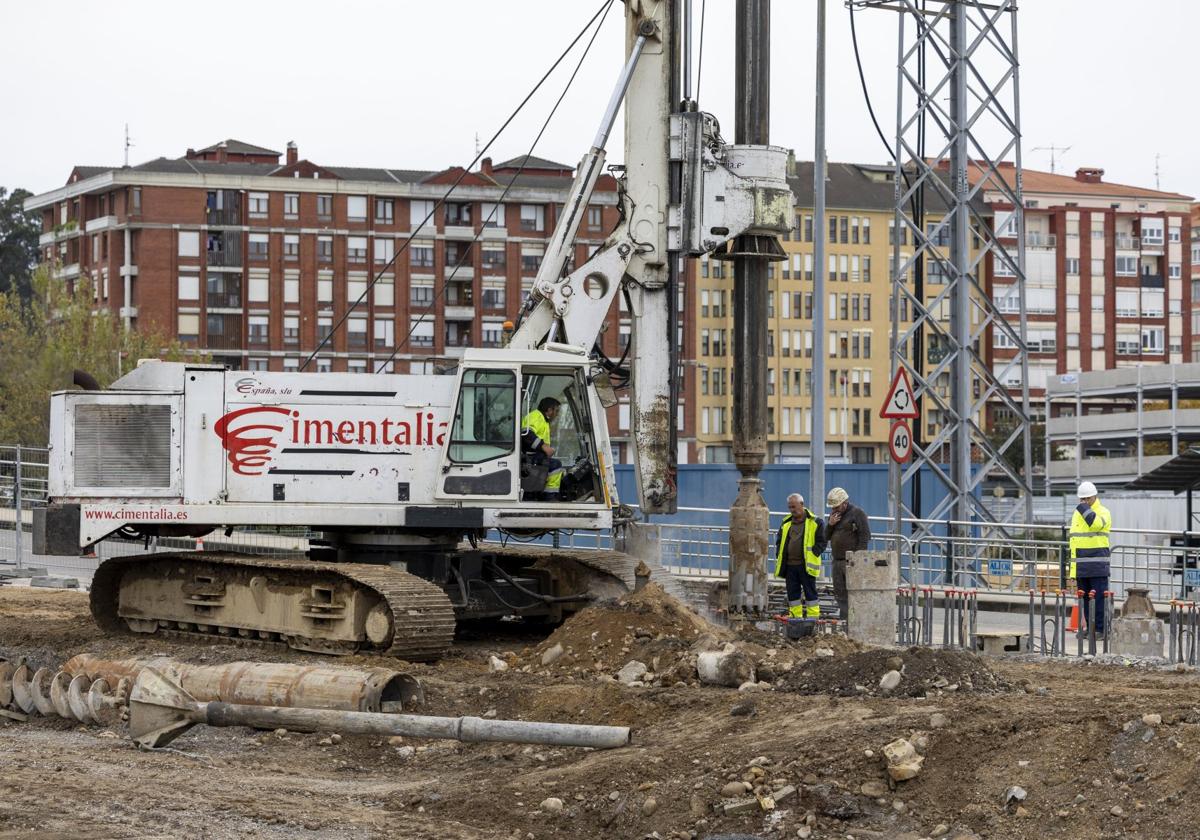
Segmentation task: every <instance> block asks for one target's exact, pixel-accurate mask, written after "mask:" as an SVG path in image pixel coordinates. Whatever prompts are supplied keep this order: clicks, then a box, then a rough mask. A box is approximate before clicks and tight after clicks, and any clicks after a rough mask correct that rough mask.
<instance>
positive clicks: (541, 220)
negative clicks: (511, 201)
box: [521, 204, 546, 231]
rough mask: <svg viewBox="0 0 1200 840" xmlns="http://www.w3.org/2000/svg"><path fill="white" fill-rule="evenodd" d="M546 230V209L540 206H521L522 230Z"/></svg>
mask: <svg viewBox="0 0 1200 840" xmlns="http://www.w3.org/2000/svg"><path fill="white" fill-rule="evenodd" d="M545 229H546V208H545V207H543V206H542V205H540V204H522V205H521V230H533V231H541V230H545Z"/></svg>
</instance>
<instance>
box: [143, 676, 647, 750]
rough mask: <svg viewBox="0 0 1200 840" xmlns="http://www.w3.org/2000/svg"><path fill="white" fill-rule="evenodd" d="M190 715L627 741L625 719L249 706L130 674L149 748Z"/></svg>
mask: <svg viewBox="0 0 1200 840" xmlns="http://www.w3.org/2000/svg"><path fill="white" fill-rule="evenodd" d="M198 723H203V724H206V725H208V726H253V727H259V728H268V729H270V728H276V727H283V728H286V729H292V730H295V731H299V732H316V731H336V732H345V733H349V734H354V735H404V736H407V737H414V738H432V739H450V740H456V741H504V742H510V743H524V744H552V745H556V746H568V747H592V748H594V749H610V748H613V747H623V746H626V745H628V744H629V739H630V733H629V728H628V727H625V726H587V725H578V724H565V723H537V722H530V721H520V720H484V719H482V718H477V717H457V718H450V717H432V716H424V715H401V714H379V713H376V712H352V711H336V710H332V709H294V708H285V707H282V706H250V705H245V704H239V703H221V702H217V701H210V702H200V701H198V700H196V698H194V697H192V696H191V695H190V694H188V692H186V691H185V690H184V689H183V688H182V687H180V686H179V685H178V684H176V683H175V682H174V681H173V680H171V679H170V678H169V677H168V676H167V675H165V674H163V673H161V672H160V671H158V670H156V669H155V668H153V667H149V666H147V667H145V668H143V669H142V670H141V672H140V673H139V674H138V678H137V681H136V682H135V683H134V685H133V691H132V692H131V693H130V697H129V734H130V737H131V738H132V739H133V740H134V741H135V742H136V743H137V744H138V745H139V746H144V747H151V748H157V747H162V746H164V745H165V744H168V743H170V742H171V741H173V740H174V739H175V738H177V737H178V736H180V735H182V734H183V733H184V732H186V731H187V730H189V729H191V728H192V727H193V726H195V725H196V724H198Z"/></svg>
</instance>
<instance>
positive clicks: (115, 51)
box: [0, 0, 1200, 195]
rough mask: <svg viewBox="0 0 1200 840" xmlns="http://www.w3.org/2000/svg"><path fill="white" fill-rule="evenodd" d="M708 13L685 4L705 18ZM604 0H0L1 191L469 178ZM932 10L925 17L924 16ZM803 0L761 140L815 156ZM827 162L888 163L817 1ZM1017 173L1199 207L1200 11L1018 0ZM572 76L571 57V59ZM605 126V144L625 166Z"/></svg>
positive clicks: (583, 85) (534, 116)
mask: <svg viewBox="0 0 1200 840" xmlns="http://www.w3.org/2000/svg"><path fill="white" fill-rule="evenodd" d="M700 4H701V0H695V6H696V15H697V18H698V17H699V7H700ZM598 5H599V0H509V2H506V3H505V2H496V0H453V2H443V3H418V2H415V0H405V2H388V3H368V2H353V0H348V1H345V0H344V2H340V3H336V4H329V3H319V4H318V3H315V2H308V1H307V0H293V1H292V2H288V3H266V2H245V0H242V1H241V2H236V3H234V2H226V1H225V0H209V2H207V3H204V4H202V5H194V4H193V5H187V4H177V3H163V2H161V0H159V2H117V3H94V2H79V0H59V2H54V3H4V4H2V5H0V31H3V32H4V33H5V35H6V36H7V37H6V38H5V42H6V43H5V45H4V51H5V53H6V55H5V65H6V68H5V72H4V73H3V75H2V76H0V96H2V101H3V102H4V104H5V112H6V119H5V121H4V122H5V130H4V131H3V132H0V185H2V186H7V187H10V188H12V187H17V186H20V187H25V188H26V189H30V190H33V191H34V192H41V191H45V190H48V189H52V188H54V187H57V186H60V185H62V184H63V183H64V182H65V180H66V178H67V175H68V173H69V172H70V170H71V167H72V166H73V165H75V164H90V165H101V164H104V165H119V164H120V163H121V160H122V153H123V133H124V125H125V123H129V127H130V134H131V136H132V137H133V141H134V143H135V145H134V147H133V149H132V151H131V153H130V159H131V161H132V162H133V163H139V162H142V161H145V160H149V159H152V158H155V157H159V156H168V157H178V156H180V155H182V154H183V153H184V151H185V149H186V148H187V147H189V146H192V147H195V148H201V147H203V146H206V145H209V144H211V143H214V142H216V141H218V140H220V139H222V138H226V137H235V138H238V139H241V140H245V141H247V142H250V143H255V144H259V145H263V146H267V147H269V148H272V149H279V150H283V148H284V146H285V144H286V143H287V141H289V140H295V141H296V142H297V143H298V144H299V147H300V155H301V157H306V158H309V159H311V160H313V161H315V162H317V163H322V164H331V165H346V166H387V167H394V168H409V169H441V168H443V167H446V166H450V165H465V164H466V163H468V162H470V160H471V159H472V157H473V156H474V153H475V142H476V141H475V138H476V135H477V134H478V136H479V137H480V139H481V142H484V143H486V141H487V139H488V138H489V137H490V136H491V134H492V133H494V131H495V130H496V129H497V128H498V127H499V125H500V123H501V122H502V121H503V119H504V118H505V116H507V114H508V113H509V112H510V111H511V109H512V108H513V107H515V105H516V104H517V102H519V101H520V99H521V98H522V97H523V96H524V94H525V92H526V91H527V90H528V89H529V88H530V87H531V86H532V84H533V82H534V81H536V80H537V79H538V78H539V77H540V76H541V75H542V73H543V72H544V71H545V69H546V68H547V67H548V66H549V65H550V63H551V62H552V61H553V59H554V57H555V56H557V54H558V53H559V52H560V51H561V50H562V49H563V47H564V46H565V45H566V43H567V42H568V41H569V40H570V38H571V37H573V36H574V34H575V33H576V32H577V31H578V30H579V29H580V28H581V27H582V25H583V23H584V22H585V21H586V20H587V19H588V18H589V17H590V16H591V14H592V13H593V12H594V11H595V9H596V7H597V6H598ZM931 5H932V4H931ZM707 7H708V8H707V24H706V29H705V46H704V58H703V75H702V79H701V90H700V94H701V105H702V107H703V108H704V109H705V110H708V111H711V112H713V113H715V114H716V115H717V116H718V118H719V119H720V120H721V121H722V125H723V127H724V128H725V134H726V136H727V138H728V139H730V140H732V134H733V80H734V72H733V43H732V42H733V28H734V27H733V10H734V0H707ZM815 9H816V4H815V2H814V0H775V3H774V17H773V32H772V117H771V120H772V123H771V132H772V141H773V142H774V143H777V144H779V145H783V146H789V147H792V148H794V149H796V151H797V153H798V154H799V155H801V156H802V157H805V158H809V157H811V155H812V145H813V131H812V111H813V63H814V62H813V45H814V30H813V23H814V20H815ZM828 9H829V12H828V13H829V19H830V20H829V35H828V53H829V56H828V67H829V70H828V73H829V94H828V100H829V116H828V122H829V126H828V147H829V158H830V160H841V161H863V162H886V161H887V160H888V159H889V158H888V154H887V152H886V150H884V149H883V147H882V144H881V143H880V141H879V139H878V137H877V135H876V134H875V132H874V130H873V128H872V127H871V124H870V122H869V119H868V116H867V111H866V108H865V106H864V104H863V97H862V93H861V90H860V88H859V83H858V77H857V72H856V70H855V66H854V57H853V52H852V49H851V40H850V28H849V20H848V16H849V13H848V12H847V11H846V9H845V8H844V5H843V3H842V2H841V0H829V6H828ZM622 14H623V9H622V7H621V4H620V2H618V3H617V4H616V5H615V6H614V7H613V9H612V11H611V13H610V14H609V17H608V20H607V21H606V22H605V24H604V27H603V29H602V30H601V32H600V35H599V37H598V38H597V40H596V43H595V46H594V47H593V50H592V53H591V55H590V56H589V57H588V60H587V62H586V64H585V66H584V68H583V70H582V71H581V72H580V74H579V77H578V79H577V80H576V82H575V84H574V86H573V87H572V89H571V91H570V93H569V94H568V96H567V99H566V100H565V101H564V103H563V105H562V107H561V108H560V110H559V113H558V115H557V117H556V118H555V120H554V121H553V123H552V124H551V127H550V129H549V130H548V131H547V132H546V134H545V136H544V137H543V139H542V141H541V143H540V144H539V145H538V147H537V150H536V153H537V154H539V155H541V156H543V157H548V158H551V159H554V160H560V161H564V162H568V163H574V162H576V161H577V160H578V158H579V157H580V156H581V155H582V153H583V152H584V151H586V148H587V146H588V145H589V143H590V141H591V138H592V135H593V134H594V132H595V128H596V124H597V121H598V119H599V117H600V114H601V111H602V110H603V107H604V104H605V102H606V101H607V98H608V95H609V91H610V89H611V85H612V83H613V81H614V79H615V77H616V73H617V71H618V69H619V66H620V62H621V60H622V49H623V47H622V39H623V34H622V24H621V17H622ZM896 17H897V16H896V15H894V14H892V13H889V12H885V11H871V12H860V13H859V14H858V18H857V20H858V29H859V40H860V45H861V47H862V51H863V59H864V65H865V73H866V77H867V84H868V87H869V89H870V92H871V97H872V100H873V102H874V105H875V108H876V111H877V113H878V114H879V115H880V120H881V122H882V124H883V128H884V131H885V132H887V133H889V134H890V133H891V132H892V131H893V130H894V124H895V90H896V74H895V64H896ZM1020 17H1021V40H1020V45H1019V47H1020V55H1021V59H1022V68H1021V88H1022V94H1023V100H1022V108H1021V111H1022V113H1021V116H1022V119H1023V121H1024V134H1025V141H1024V147H1025V163H1026V165H1027V166H1029V167H1033V168H1038V169H1048V168H1049V153H1048V152H1044V151H1036V152H1035V151H1033V150H1034V148H1035V147H1039V146H1048V145H1050V144H1052V143H1053V144H1057V145H1059V146H1071V147H1072V148H1071V150H1070V151H1069V152H1067V153H1066V155H1065V157H1063V158H1062V159H1061V160H1060V162H1059V170H1060V171H1069V172H1074V170H1075V168H1076V167H1078V166H1085V165H1086V166H1100V167H1103V168H1104V169H1105V171H1106V173H1107V174H1106V178H1107V179H1109V180H1113V181H1117V182H1122V183H1130V184H1137V185H1142V186H1147V187H1153V186H1154V184H1155V154H1156V153H1158V154H1161V156H1162V158H1161V163H1160V167H1161V184H1162V188H1163V189H1165V190H1171V191H1176V192H1182V193H1186V194H1188V195H1200V155H1197V154H1195V152H1194V150H1193V148H1192V147H1191V143H1190V142H1189V141H1190V140H1191V137H1190V136H1189V135H1191V134H1194V129H1195V127H1196V124H1197V118H1196V117H1195V116H1194V113H1195V105H1194V103H1193V99H1192V93H1191V90H1192V83H1191V78H1192V73H1193V71H1192V67H1191V64H1190V62H1189V58H1190V57H1191V54H1192V46H1193V42H1194V37H1195V32H1196V31H1197V23H1198V22H1200V7H1198V6H1197V4H1195V3H1194V2H1191V0H1152V2H1146V3H1143V4H1141V5H1139V6H1138V7H1137V8H1136V11H1135V10H1133V7H1131V6H1130V5H1129V4H1128V3H1127V2H1122V3H1118V2H1116V0H1026V2H1025V3H1023V4H1022V6H1021V11H1020ZM568 63H569V64H570V65H571V66H573V64H574V62H573V61H569V62H568ZM569 70H570V67H567V66H566V65H564V68H563V69H561V70H560V72H559V74H558V75H556V76H555V77H553V78H552V79H551V81H550V82H549V83H548V85H547V87H546V88H545V89H544V90H543V93H542V94H541V95H539V96H538V97H537V98H536V99H535V100H533V101H532V102H531V103H530V105H529V106H528V108H527V109H526V112H524V114H523V116H522V118H520V119H519V120H518V121H517V122H515V123H514V124H513V126H512V127H511V128H510V129H509V131H508V132H506V133H505V135H503V136H502V137H501V138H500V139H499V140H498V141H497V143H496V145H495V146H494V147H493V149H492V150H491V152H490V154H491V155H492V156H493V157H494V158H495V159H496V160H497V161H499V160H501V159H504V158H507V157H512V156H515V155H518V154H523V153H524V152H526V151H527V150H528V148H529V144H530V143H531V142H532V139H533V137H534V135H535V134H536V131H537V128H538V127H539V126H540V125H541V122H542V121H543V120H544V119H545V115H546V114H547V112H548V110H549V108H550V107H551V105H552V104H553V100H554V99H555V98H557V96H558V94H559V93H560V92H561V90H562V86H563V84H564V83H565V81H566V77H567V74H568V73H569ZM620 137H621V134H620V131H619V129H618V131H617V132H616V133H615V134H614V142H613V143H611V144H610V155H611V159H612V160H620V159H621V156H622V155H621V150H620V139H619V138H620Z"/></svg>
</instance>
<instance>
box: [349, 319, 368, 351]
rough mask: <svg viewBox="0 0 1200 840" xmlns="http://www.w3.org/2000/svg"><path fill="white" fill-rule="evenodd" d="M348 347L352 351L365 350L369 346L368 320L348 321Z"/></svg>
mask: <svg viewBox="0 0 1200 840" xmlns="http://www.w3.org/2000/svg"><path fill="white" fill-rule="evenodd" d="M346 346H347V347H349V348H351V349H352V350H363V349H365V348H366V346H367V319H366V318H348V319H347V320H346Z"/></svg>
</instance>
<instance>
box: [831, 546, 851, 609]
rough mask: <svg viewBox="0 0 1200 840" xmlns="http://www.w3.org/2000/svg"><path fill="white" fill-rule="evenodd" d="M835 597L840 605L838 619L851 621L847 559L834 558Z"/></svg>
mask: <svg viewBox="0 0 1200 840" xmlns="http://www.w3.org/2000/svg"><path fill="white" fill-rule="evenodd" d="M833 597H834V599H835V600H836V601H837V605H838V618H839V619H841V620H842V621H843V622H845V621H848V620H849V619H850V595H849V593H847V591H846V558H845V557H841V558H838V557H834V558H833Z"/></svg>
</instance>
